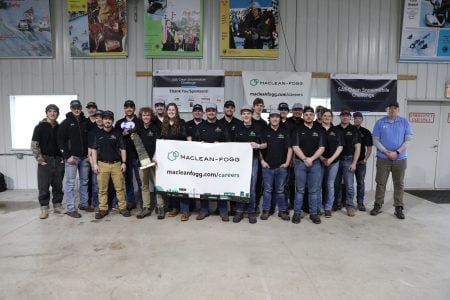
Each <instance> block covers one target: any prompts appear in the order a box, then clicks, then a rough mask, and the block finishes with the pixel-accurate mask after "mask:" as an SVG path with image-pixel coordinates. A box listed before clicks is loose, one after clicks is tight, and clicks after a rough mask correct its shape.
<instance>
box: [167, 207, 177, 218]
mask: <svg viewBox="0 0 450 300" xmlns="http://www.w3.org/2000/svg"><path fill="white" fill-rule="evenodd" d="M176 215H178V209H176V208H174V209H172V210H171V211H170V212H169V214H168V216H169V217H175V216H176Z"/></svg>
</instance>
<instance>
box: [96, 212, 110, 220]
mask: <svg viewBox="0 0 450 300" xmlns="http://www.w3.org/2000/svg"><path fill="white" fill-rule="evenodd" d="M106 215H108V211H107V210H99V211H98V212H96V213H95V218H96V219H97V220H100V219H103V217H105V216H106Z"/></svg>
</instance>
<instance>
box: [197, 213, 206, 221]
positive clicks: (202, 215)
mask: <svg viewBox="0 0 450 300" xmlns="http://www.w3.org/2000/svg"><path fill="white" fill-rule="evenodd" d="M207 216H209V214H208V213H204V212H200V213H199V214H198V215H197V218H195V219H196V220H203V219H204V218H206V217H207Z"/></svg>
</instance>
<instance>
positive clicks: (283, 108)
mask: <svg viewBox="0 0 450 300" xmlns="http://www.w3.org/2000/svg"><path fill="white" fill-rule="evenodd" d="M278 111H279V112H280V118H281V120H280V125H283V126H285V123H286V121H287V119H288V115H289V104H287V103H286V102H280V103H279V104H278Z"/></svg>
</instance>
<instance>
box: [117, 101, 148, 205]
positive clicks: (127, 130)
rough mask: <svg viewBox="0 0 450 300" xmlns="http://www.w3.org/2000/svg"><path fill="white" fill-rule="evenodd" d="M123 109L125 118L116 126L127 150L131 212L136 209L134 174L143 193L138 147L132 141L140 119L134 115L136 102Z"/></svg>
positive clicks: (127, 186)
mask: <svg viewBox="0 0 450 300" xmlns="http://www.w3.org/2000/svg"><path fill="white" fill-rule="evenodd" d="M123 109H124V111H125V117H123V118H122V119H120V120H118V121H117V122H116V125H115V129H117V130H120V131H121V132H122V136H123V140H124V143H125V147H126V150H127V161H126V164H127V168H126V171H125V189H126V193H127V206H128V209H129V210H132V209H133V208H136V200H135V198H134V184H133V174H134V176H135V178H136V183H137V184H138V189H139V193H141V186H142V182H141V177H140V176H139V158H138V155H137V152H136V147H134V143H133V141H132V140H131V138H130V136H131V132H132V131H133V130H134V129H135V128H136V127H137V126H138V124H139V122H140V121H139V119H138V118H137V117H136V115H135V114H134V112H135V110H136V105H135V104H134V101H132V100H127V101H125V103H124V104H123Z"/></svg>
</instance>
